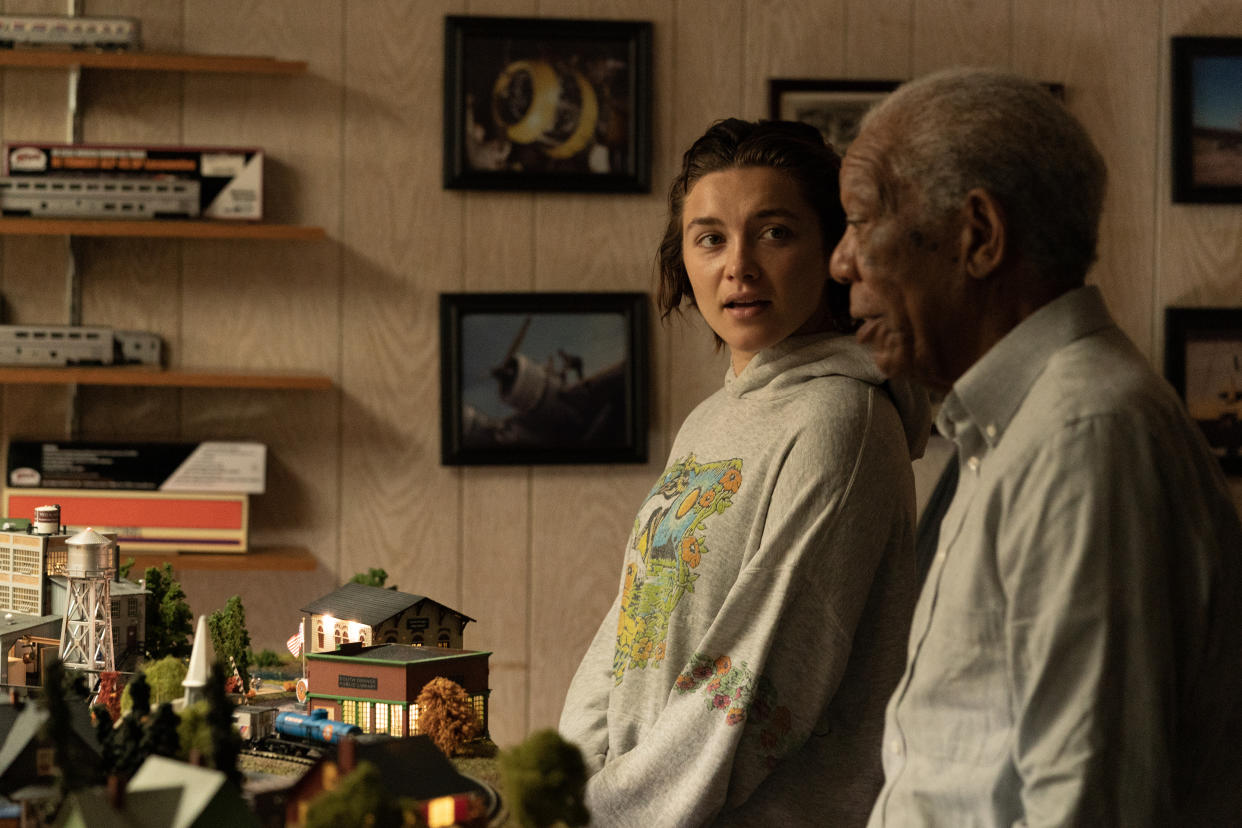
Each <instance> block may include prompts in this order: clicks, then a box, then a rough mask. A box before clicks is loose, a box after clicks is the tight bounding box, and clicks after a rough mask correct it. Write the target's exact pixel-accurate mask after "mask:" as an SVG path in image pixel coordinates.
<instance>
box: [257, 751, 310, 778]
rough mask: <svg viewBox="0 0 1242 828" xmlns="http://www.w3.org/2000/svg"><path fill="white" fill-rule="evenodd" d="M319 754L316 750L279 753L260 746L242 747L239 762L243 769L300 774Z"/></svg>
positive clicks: (281, 773)
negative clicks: (299, 752)
mask: <svg viewBox="0 0 1242 828" xmlns="http://www.w3.org/2000/svg"><path fill="white" fill-rule="evenodd" d="M320 756H322V754H321V753H319V752H317V751H316V752H308V753H306V754H290V753H279V752H277V751H274V750H263V749H261V748H243V749H242V753H241V759H242V761H241V762H240V763H239V764H241V765H243V766H244V768H243V769H245V770H252V771H261V772H263V773H271V774H279V775H292V774H301V773H302V772H303V771H305V770H306V769H307V768H309V767H311V766H312V765H314V764H315V762H317V761H318V760H319V758H320Z"/></svg>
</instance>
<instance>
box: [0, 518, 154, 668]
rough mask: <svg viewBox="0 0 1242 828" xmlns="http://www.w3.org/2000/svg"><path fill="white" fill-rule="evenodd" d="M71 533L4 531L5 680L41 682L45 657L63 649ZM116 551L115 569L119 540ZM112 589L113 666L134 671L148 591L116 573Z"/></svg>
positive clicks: (0, 541) (0, 646)
mask: <svg viewBox="0 0 1242 828" xmlns="http://www.w3.org/2000/svg"><path fill="white" fill-rule="evenodd" d="M69 537H70V536H69V535H68V534H44V535H40V534H33V533H30V532H26V531H0V653H3V654H4V658H5V661H4V667H3V670H4V672H3V676H2V677H0V683H5V684H16V685H26V686H30V685H37V684H38V683H39V677H40V676H41V675H42V672H43V662H44V660H45V659H46V658H50V657H51V656H54V655H56V654H57V652H58V651H59V647H60V637H61V628H62V625H63V619H64V615H65V611H66V608H67V606H68V603H69V581H68V578H67V571H66V568H67V566H68V561H69V546H68V545H67V544H66V541H68V540H69ZM109 537H110V538H112V539H113V540H114V541H115V537H114V536H109ZM112 550H113V567H112V569H113V571H114V572H115V571H116V556H117V547H116V545H115V542H114V544H113V546H112ZM109 587H110V589H109V592H110V605H111V615H112V634H113V652H114V664H115V665H116V667H117V669H120V670H128V669H132V668H133V666H134V665H135V664H136V663H137V659H138V655H139V653H140V652H141V649H142V642H143V639H144V636H145V632H146V603H145V598H146V590H144V589H143V588H142V587H141V586H139V585H138V584H135V583H133V582H131V581H127V580H121V579H117V578H115V577H114V579H113V580H112V581H111V583H110V584H109ZM45 653H46V655H45Z"/></svg>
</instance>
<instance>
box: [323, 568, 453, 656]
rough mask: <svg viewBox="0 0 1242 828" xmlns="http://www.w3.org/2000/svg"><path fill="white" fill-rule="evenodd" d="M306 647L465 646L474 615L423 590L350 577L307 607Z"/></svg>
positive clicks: (324, 649) (328, 650)
mask: <svg viewBox="0 0 1242 828" xmlns="http://www.w3.org/2000/svg"><path fill="white" fill-rule="evenodd" d="M302 612H303V613H305V614H306V617H305V620H304V622H303V623H304V624H305V629H303V631H302V633H303V638H304V640H305V642H306V651H307V653H324V652H331V651H332V650H335V649H337V648H338V647H340V646H341V645H342V644H347V643H350V642H356V643H359V644H366V645H370V644H409V645H412V646H415V647H447V648H450V649H461V648H462V646H463V644H462V633H463V631H464V630H465V628H466V624H468V623H470V622H471V621H473V620H474V619H473V618H471V617H470V616H468V615H463V614H462V613H460V612H457V611H456V610H454V609H450V608H448V607H446V606H444V605H443V604H441V603H439V602H437V601H433V600H431V599H430V598H427V597H426V596H423V595H411V594H410V593H408V592H398V591H397V590H395V589H385V588H383V587H375V586H368V585H366V584H356V583H348V584H345V585H344V586H342V587H341V588H340V589H337V590H334V591H332V592H330V593H328V594H327V595H325V596H323V597H322V598H319V599H317V600H315V601H314V602H312V603H311V604H310V605H309V606H306V607H303V608H302Z"/></svg>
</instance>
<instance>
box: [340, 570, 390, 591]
mask: <svg viewBox="0 0 1242 828" xmlns="http://www.w3.org/2000/svg"><path fill="white" fill-rule="evenodd" d="M387 581H388V572H387V571H386V570H383V569H380V568H379V567H376V566H373V567H371V568H370V569H368V570H367V571H366V572H359V573H357V574H356V575H354V577H352V578H350V579H349V582H350V583H351V584H365V585H366V586H373V587H382V586H383V585H384V584H385V583H387ZM392 589H396V587H395V586H394V587H392Z"/></svg>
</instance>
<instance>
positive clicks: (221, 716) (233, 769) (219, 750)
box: [204, 661, 242, 788]
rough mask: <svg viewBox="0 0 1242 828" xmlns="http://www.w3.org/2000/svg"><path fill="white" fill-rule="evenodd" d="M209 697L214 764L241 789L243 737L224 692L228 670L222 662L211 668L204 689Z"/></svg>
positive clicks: (231, 703) (212, 761) (209, 721)
mask: <svg viewBox="0 0 1242 828" xmlns="http://www.w3.org/2000/svg"><path fill="white" fill-rule="evenodd" d="M204 689H205V691H206V695H207V729H208V731H209V732H210V733H211V764H212V765H213V766H214V767H215V769H216V770H218V771H221V772H222V773H223V774H224V775H225V777H226V778H227V779H228V780H229V781H230V782H232V783H233V784H234V785H236V786H237V787H238V788H240V787H241V782H242V779H241V771H239V770H238V769H237V757H238V755H239V754H240V753H241V734H240V733H238V732H237V729H236V728H235V727H233V702H231V701H229V697H228V694H227V693H225V692H224V667H223V666H222V665H221V664H220V662H218V661H217V662H216V663H215V664H213V665H212V666H211V675H210V676H208V677H207V686H206V687H205V688H204Z"/></svg>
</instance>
